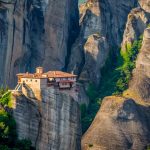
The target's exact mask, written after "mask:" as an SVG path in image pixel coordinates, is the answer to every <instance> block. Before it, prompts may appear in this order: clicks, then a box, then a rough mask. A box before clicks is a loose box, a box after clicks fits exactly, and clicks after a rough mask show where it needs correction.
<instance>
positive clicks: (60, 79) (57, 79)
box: [56, 77, 76, 82]
mask: <svg viewBox="0 0 150 150" xmlns="http://www.w3.org/2000/svg"><path fill="white" fill-rule="evenodd" d="M63 80H64V81H65V80H69V81H73V82H75V81H76V78H75V77H72V78H56V82H59V81H63Z"/></svg>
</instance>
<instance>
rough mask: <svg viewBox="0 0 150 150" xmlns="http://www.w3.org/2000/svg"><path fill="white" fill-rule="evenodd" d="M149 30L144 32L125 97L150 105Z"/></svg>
mask: <svg viewBox="0 0 150 150" xmlns="http://www.w3.org/2000/svg"><path fill="white" fill-rule="evenodd" d="M149 68H150V28H147V29H146V30H145V32H144V38H143V44H142V48H141V51H140V53H139V56H138V58H137V61H136V68H135V70H134V71H133V78H132V80H131V82H130V85H129V90H128V91H126V92H125V94H124V95H125V96H130V97H133V98H136V99H139V100H143V101H145V102H148V103H150V69H149Z"/></svg>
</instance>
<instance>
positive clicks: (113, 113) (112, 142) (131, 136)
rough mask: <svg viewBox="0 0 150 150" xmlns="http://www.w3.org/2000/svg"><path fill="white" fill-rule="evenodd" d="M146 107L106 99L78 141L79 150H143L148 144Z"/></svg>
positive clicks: (149, 129)
mask: <svg viewBox="0 0 150 150" xmlns="http://www.w3.org/2000/svg"><path fill="white" fill-rule="evenodd" d="M149 115H150V106H149V105H141V104H138V103H136V102H135V101H134V100H132V99H126V98H123V97H115V96H114V97H106V98H105V99H104V101H103V104H102V106H101V109H100V110H99V112H98V113H97V115H96V118H95V119H94V121H93V123H92V125H91V127H90V128H89V129H88V131H87V132H86V133H85V135H84V136H83V139H82V149H83V150H88V149H89V148H90V149H92V150H114V149H115V150H128V149H132V150H144V149H146V146H147V145H148V144H149V143H150V118H149Z"/></svg>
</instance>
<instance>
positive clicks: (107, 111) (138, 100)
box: [82, 8, 150, 150]
mask: <svg viewBox="0 0 150 150" xmlns="http://www.w3.org/2000/svg"><path fill="white" fill-rule="evenodd" d="M133 12H134V16H133V14H132V13H133ZM135 12H136V13H135ZM145 15H146V14H145V12H144V11H143V10H142V9H139V8H137V9H134V10H133V11H132V12H131V14H130V15H129V17H128V22H127V26H126V30H125V33H124V39H123V41H127V43H128V42H131V41H130V40H129V41H128V39H130V38H131V39H133V40H136V36H137V35H138V34H139V35H140V32H141V34H142V31H143V30H144V28H146V26H147V22H149V17H148V16H147V15H146V16H147V17H145ZM130 16H133V17H134V18H133V19H131V18H130ZM131 20H135V21H137V23H136V24H134V27H132V25H133V24H132V23H133V22H132V21H131ZM131 22H132V23H131ZM139 27H141V28H139ZM133 29H134V30H133ZM140 29H141V30H140ZM131 43H132V42H131ZM149 47H150V28H147V29H145V31H144V36H143V43H142V48H141V50H140V53H139V55H138V58H137V60H136V68H135V69H134V71H133V77H132V80H131V81H130V84H129V89H128V90H127V91H125V92H124V93H123V97H117V96H112V97H106V98H104V100H103V103H102V106H101V109H100V110H99V112H98V113H97V115H96V117H95V119H94V121H93V123H92V125H91V126H90V128H89V129H88V131H87V132H86V133H85V135H84V136H83V139H82V149H83V150H87V149H89V147H91V149H93V150H114V149H116V150H127V149H132V150H144V149H146V148H147V145H149V144H150V119H149V116H150V80H149V79H150V72H149V71H150V70H149V68H150V59H149V58H150V48H149Z"/></svg>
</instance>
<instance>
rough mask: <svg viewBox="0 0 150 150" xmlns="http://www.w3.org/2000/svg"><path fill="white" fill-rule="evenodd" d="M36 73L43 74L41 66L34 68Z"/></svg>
mask: <svg viewBox="0 0 150 150" xmlns="http://www.w3.org/2000/svg"><path fill="white" fill-rule="evenodd" d="M36 73H39V74H43V73H44V71H43V67H37V68H36Z"/></svg>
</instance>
